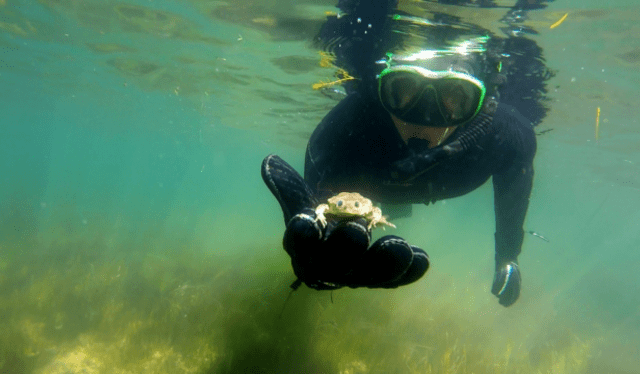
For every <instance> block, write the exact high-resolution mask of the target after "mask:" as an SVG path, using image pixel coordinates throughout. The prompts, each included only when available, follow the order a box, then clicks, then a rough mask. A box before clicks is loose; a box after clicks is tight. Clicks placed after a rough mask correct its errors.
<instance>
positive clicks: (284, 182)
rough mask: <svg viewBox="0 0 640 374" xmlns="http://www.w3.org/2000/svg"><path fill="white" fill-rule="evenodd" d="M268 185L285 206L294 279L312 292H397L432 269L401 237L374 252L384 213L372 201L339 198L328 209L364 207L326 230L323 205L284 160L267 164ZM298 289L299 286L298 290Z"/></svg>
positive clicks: (338, 217) (332, 217) (329, 222)
mask: <svg viewBox="0 0 640 374" xmlns="http://www.w3.org/2000/svg"><path fill="white" fill-rule="evenodd" d="M262 179H263V180H264V182H265V184H266V185H267V186H268V187H269V189H270V190H271V192H272V193H273V194H274V196H275V197H276V199H277V200H278V202H279V203H280V207H281V208H282V211H283V214H284V216H285V217H284V218H285V222H286V223H287V228H286V230H285V234H284V239H283V245H284V249H285V250H286V251H287V253H288V254H289V256H291V264H292V267H293V270H294V273H295V274H296V276H297V277H298V279H299V280H300V281H302V282H304V283H305V284H306V285H307V286H309V287H311V288H315V289H318V290H331V289H336V288H340V287H344V286H348V287H353V288H355V287H369V288H395V287H398V286H402V285H405V284H409V283H411V282H414V281H416V280H418V279H419V278H420V277H422V275H424V273H425V272H426V271H427V269H428V268H429V257H428V256H427V254H426V253H425V252H424V251H423V250H422V249H420V248H418V247H416V246H412V245H410V244H408V243H407V242H406V241H405V240H404V239H402V238H400V237H398V236H394V235H387V236H384V237H382V238H380V239H378V240H377V241H375V243H373V244H372V245H371V246H369V243H370V240H371V230H370V224H371V223H372V222H374V221H375V220H377V222H380V223H382V220H383V219H384V218H383V217H382V215H381V214H380V215H378V212H379V208H376V207H373V205H371V206H368V204H371V201H369V200H367V199H364V198H363V197H362V196H360V195H358V194H346V195H338V196H341V197H340V198H337V200H333V202H329V201H327V203H328V204H327V205H326V206H327V207H329V206H330V205H332V204H336V205H337V204H338V202H339V201H340V199H342V202H343V204H354V207H355V205H356V203H357V205H360V203H362V204H363V205H362V206H358V207H357V208H356V210H357V211H351V212H350V213H349V212H344V213H339V212H337V211H333V210H332V212H333V213H338V214H331V213H330V214H327V218H326V224H323V223H322V222H321V220H320V219H319V218H318V215H317V214H316V209H319V207H322V205H323V204H320V205H318V204H317V201H316V200H315V198H314V196H313V194H312V192H311V190H310V189H309V187H308V186H307V184H306V182H305V181H304V180H303V179H302V176H300V174H298V173H297V172H296V171H295V169H293V168H292V167H291V166H290V165H289V164H287V163H286V162H285V161H284V160H282V159H281V158H280V157H278V156H276V155H269V156H267V157H266V158H265V159H264V161H263V162H262ZM345 198H349V199H345ZM361 208H364V210H362V209H361ZM320 210H322V211H325V209H324V208H320ZM289 212H297V213H296V214H290V213H289ZM371 212H375V213H374V214H370V213H371ZM385 222H386V221H385ZM298 284H299V283H298V282H294V284H293V285H292V287H294V288H297V285H298Z"/></svg>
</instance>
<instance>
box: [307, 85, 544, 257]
mask: <svg viewBox="0 0 640 374" xmlns="http://www.w3.org/2000/svg"><path fill="white" fill-rule="evenodd" d="M460 132H461V130H460V129H458V130H457V131H456V132H454V133H453V135H451V136H450V137H449V138H448V139H447V140H446V141H445V142H444V143H443V144H442V145H441V146H445V145H446V144H449V143H451V142H453V141H455V140H456V137H457V136H458V134H459V133H460ZM535 151H536V140H535V133H534V131H533V127H532V126H531V125H530V123H529V122H528V121H527V120H526V119H525V118H524V117H523V116H522V115H521V114H519V113H518V112H517V111H516V110H515V109H514V108H512V107H509V106H506V105H498V108H497V110H496V112H495V114H494V115H493V121H492V123H491V125H490V126H489V131H488V133H487V134H484V135H483V136H482V137H481V138H480V139H478V140H477V141H476V142H475V144H474V145H473V146H472V147H470V149H469V150H466V151H465V152H461V153H459V154H456V155H454V156H452V157H450V158H444V159H440V160H439V162H437V163H435V164H434V165H433V167H431V168H429V169H428V170H427V171H425V172H423V173H422V174H420V175H419V176H417V177H415V178H413V179H411V178H409V181H407V179H405V180H397V179H395V178H394V177H393V175H394V163H395V162H397V161H399V160H402V159H404V158H406V157H408V156H409V155H410V154H411V153H412V152H415V150H413V151H412V149H411V148H410V147H409V146H407V144H406V143H405V142H404V141H403V140H402V138H401V137H400V135H399V133H398V131H397V130H396V128H395V126H394V124H393V122H392V119H391V117H390V115H389V114H388V113H387V112H386V111H385V110H384V109H383V108H382V106H381V105H380V104H379V102H378V101H376V100H367V99H365V98H363V96H362V95H360V94H358V93H352V94H350V95H349V96H348V97H346V98H345V99H343V100H342V101H341V102H340V103H339V104H338V105H337V106H336V107H335V108H334V109H333V110H332V111H331V112H330V113H329V114H328V115H327V116H326V117H325V118H324V119H323V120H322V122H321V123H320V125H319V126H318V127H317V128H316V130H315V131H314V133H313V135H312V136H311V139H310V140H309V144H308V146H307V153H306V162H305V180H306V181H307V183H308V184H309V186H310V187H311V189H312V190H313V191H314V193H316V195H317V196H331V195H334V194H336V193H338V192H342V191H349V192H359V193H361V194H362V195H364V196H366V197H368V198H370V199H372V200H374V201H378V202H382V203H392V204H398V203H412V204H417V203H426V204H428V203H431V202H434V201H437V200H442V199H447V198H452V197H457V196H460V195H464V194H466V193H468V192H470V191H473V190H474V189H476V188H478V187H480V186H481V185H482V184H484V183H485V182H486V181H487V180H488V179H489V177H493V186H494V194H495V217H496V235H495V238H496V261H497V262H501V261H515V260H516V258H517V256H518V254H519V253H520V249H521V246H522V240H523V236H524V232H523V229H522V226H523V222H524V219H525V215H526V211H527V207H528V204H529V195H530V193H531V187H532V180H533V158H534V155H535Z"/></svg>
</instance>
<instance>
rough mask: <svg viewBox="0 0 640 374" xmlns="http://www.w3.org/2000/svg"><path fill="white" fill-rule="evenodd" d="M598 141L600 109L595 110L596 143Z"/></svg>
mask: <svg viewBox="0 0 640 374" xmlns="http://www.w3.org/2000/svg"><path fill="white" fill-rule="evenodd" d="M598 139H600V107H598V109H597V110H596V141H598Z"/></svg>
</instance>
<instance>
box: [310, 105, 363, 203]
mask: <svg viewBox="0 0 640 374" xmlns="http://www.w3.org/2000/svg"><path fill="white" fill-rule="evenodd" d="M366 108H367V106H366V105H365V103H364V99H363V98H362V96H361V95H360V94H358V93H352V94H349V95H348V96H347V97H346V98H344V99H343V100H342V101H340V102H339V103H338V105H336V106H335V107H334V108H333V109H332V110H331V111H330V112H329V113H328V114H327V115H326V116H325V117H324V118H323V119H322V121H321V122H320V124H319V125H318V127H316V129H315V130H314V132H313V134H312V135H311V138H310V139H309V143H308V144H307V150H306V153H305V163H304V179H305V181H306V182H307V184H308V185H309V187H311V189H312V190H313V192H314V193H315V194H316V195H317V196H318V197H319V198H320V199H323V198H326V197H329V196H330V195H331V194H332V193H334V194H335V193H338V192H342V191H338V190H336V189H337V188H339V186H341V185H344V184H345V182H346V181H347V180H349V179H351V178H352V176H350V173H349V167H350V163H352V162H353V157H352V155H351V152H354V150H353V146H352V144H353V141H354V138H355V137H357V136H358V135H357V134H356V133H357V130H356V126H355V124H356V123H358V122H359V121H366V120H367V118H368V116H367V114H366ZM334 190H335V191H334Z"/></svg>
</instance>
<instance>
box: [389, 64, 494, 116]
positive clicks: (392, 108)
mask: <svg viewBox="0 0 640 374" xmlns="http://www.w3.org/2000/svg"><path fill="white" fill-rule="evenodd" d="M486 92H487V90H486V88H485V86H484V84H483V83H482V81H480V80H479V79H477V78H475V77H474V76H472V75H470V74H467V73H462V72H458V71H453V70H446V71H434V70H429V69H426V68H424V67H421V66H414V65H395V66H391V67H387V68H386V69H384V70H383V71H382V72H381V73H380V75H379V78H378V95H379V96H380V100H381V102H382V105H383V106H384V108H385V109H386V110H387V111H388V112H389V113H391V114H392V115H394V116H395V117H397V118H398V119H400V120H402V121H405V122H409V123H413V124H416V125H424V126H430V127H450V126H458V125H462V124H464V123H466V122H468V121H470V120H471V119H473V118H474V117H475V116H476V115H477V114H478V113H479V112H480V110H481V109H482V105H483V102H484V97H485V94H486Z"/></svg>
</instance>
